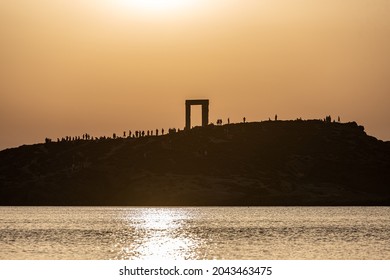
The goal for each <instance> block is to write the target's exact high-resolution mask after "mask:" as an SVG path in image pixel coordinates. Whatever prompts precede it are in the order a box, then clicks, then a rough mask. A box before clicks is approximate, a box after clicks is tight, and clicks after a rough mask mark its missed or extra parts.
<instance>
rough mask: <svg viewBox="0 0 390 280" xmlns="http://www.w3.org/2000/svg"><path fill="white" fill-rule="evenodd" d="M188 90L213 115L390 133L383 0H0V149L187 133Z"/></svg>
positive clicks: (389, 49)
mask: <svg viewBox="0 0 390 280" xmlns="http://www.w3.org/2000/svg"><path fill="white" fill-rule="evenodd" d="M190 98H209V99H210V121H211V122H214V123H215V122H216V119H219V118H222V119H224V120H225V122H226V119H227V118H228V117H229V118H230V120H231V122H239V121H241V120H242V117H244V116H245V117H246V119H247V120H248V121H259V120H265V119H268V117H271V118H272V117H273V116H274V115H275V114H278V117H279V119H296V118H298V117H302V118H303V119H311V118H323V117H325V116H326V115H332V116H333V117H335V118H337V116H340V117H341V121H342V122H343V121H352V120H355V121H357V122H358V123H359V124H362V125H364V126H365V128H366V131H367V133H369V134H370V135H373V136H375V137H377V138H379V139H382V140H390V109H389V108H390V1H388V0H343V1H340V0H326V1H325V0H294V1H291V0H230V1H229V0H143V1H142V0H2V1H0V131H1V134H0V135H1V137H0V150H1V149H4V148H8V147H15V146H19V145H22V144H30V143H37V142H43V141H44V138H45V137H51V138H53V139H56V138H57V137H59V138H61V137H63V136H66V135H70V136H75V135H82V134H83V133H86V132H87V133H89V134H92V135H93V136H101V135H106V136H111V135H112V133H114V132H115V133H117V134H122V132H123V131H124V130H126V131H127V130H133V131H134V130H137V129H143V130H148V129H156V128H159V129H161V128H165V129H167V128H169V127H176V128H178V127H179V128H183V127H184V121H185V118H184V102H185V99H190ZM193 120H194V121H195V123H194V124H195V125H196V124H200V107H199V108H193Z"/></svg>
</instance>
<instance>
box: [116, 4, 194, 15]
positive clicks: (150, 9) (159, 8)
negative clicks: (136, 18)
mask: <svg viewBox="0 0 390 280" xmlns="http://www.w3.org/2000/svg"><path fill="white" fill-rule="evenodd" d="M120 1H121V2H122V3H123V4H124V5H126V6H127V7H129V8H131V9H132V10H133V11H134V12H136V13H142V14H153V15H170V16H171V15H172V14H178V13H184V12H187V11H191V10H192V9H193V8H195V6H196V4H197V3H198V1H196V0H120Z"/></svg>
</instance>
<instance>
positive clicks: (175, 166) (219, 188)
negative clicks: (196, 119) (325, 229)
mask: <svg viewBox="0 0 390 280" xmlns="http://www.w3.org/2000/svg"><path fill="white" fill-rule="evenodd" d="M159 132H160V133H159ZM119 135H122V133H121V134H118V135H116V134H114V135H113V136H112V137H100V138H94V137H91V136H90V135H89V134H85V135H83V136H82V137H64V138H62V139H57V141H52V140H51V139H48V138H47V139H46V141H45V143H41V144H35V145H24V146H21V147H18V148H12V149H6V150H3V151H1V152H0V205H47V206H51V205H53V206H54V205H68V206H76V205H85V206H90V205H91V206H92V205H96V206H104V205H107V206H109V205H110V206H111V205H112V206H234V205H237V206H288V205H296V206H305V205H308V206H309V205H311V206H314V205H321V206H324V205H329V206H336V205H337V206H340V205H346V206H347V205H348V206H350V205H387V206H389V205H390V172H389V170H390V142H384V141H381V140H378V139H376V138H375V137H372V136H369V135H367V134H366V133H365V132H364V128H363V127H362V126H360V125H358V124H357V123H356V122H350V123H340V122H338V121H337V122H335V121H332V120H331V118H330V116H329V118H328V117H326V118H325V119H321V120H301V119H297V120H289V121H282V120H278V118H277V116H276V115H275V118H274V120H268V121H260V122H248V121H247V120H246V119H245V118H243V122H242V123H235V124H234V123H231V122H230V120H229V121H228V122H227V124H225V125H222V121H218V125H213V124H208V125H205V126H202V127H195V128H192V129H184V130H176V129H169V132H168V133H164V130H156V131H155V133H154V134H153V131H147V132H145V131H136V132H134V131H133V132H131V131H128V133H126V132H124V133H123V137H119Z"/></svg>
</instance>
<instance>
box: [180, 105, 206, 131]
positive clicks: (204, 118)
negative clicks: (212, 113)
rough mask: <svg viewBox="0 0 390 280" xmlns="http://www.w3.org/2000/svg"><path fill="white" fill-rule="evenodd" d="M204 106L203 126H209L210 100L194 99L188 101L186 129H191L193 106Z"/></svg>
mask: <svg viewBox="0 0 390 280" xmlns="http://www.w3.org/2000/svg"><path fill="white" fill-rule="evenodd" d="M192 105H202V126H207V125H208V124H209V100H208V99H192V100H186V126H185V129H191V106H192Z"/></svg>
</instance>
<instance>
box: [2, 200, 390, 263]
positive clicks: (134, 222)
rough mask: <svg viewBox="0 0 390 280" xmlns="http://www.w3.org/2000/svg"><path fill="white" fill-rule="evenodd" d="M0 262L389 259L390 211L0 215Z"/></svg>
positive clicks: (61, 210)
mask: <svg viewBox="0 0 390 280" xmlns="http://www.w3.org/2000/svg"><path fill="white" fill-rule="evenodd" d="M0 259H390V207H215V208H213V207H199V208H191V207H190V208H181V207H180V208H138V207H128V208H124V207H0Z"/></svg>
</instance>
